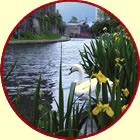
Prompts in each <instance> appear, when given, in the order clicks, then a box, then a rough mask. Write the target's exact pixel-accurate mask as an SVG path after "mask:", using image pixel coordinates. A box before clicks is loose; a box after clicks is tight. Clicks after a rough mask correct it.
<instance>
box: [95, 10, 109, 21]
mask: <svg viewBox="0 0 140 140" xmlns="http://www.w3.org/2000/svg"><path fill="white" fill-rule="evenodd" d="M110 18H111V16H110V15H109V14H108V13H106V12H105V11H103V10H101V9H97V19H98V20H99V21H103V20H109V19H110Z"/></svg>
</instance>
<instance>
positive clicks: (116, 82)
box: [115, 79, 120, 87]
mask: <svg viewBox="0 0 140 140" xmlns="http://www.w3.org/2000/svg"><path fill="white" fill-rule="evenodd" d="M119 83H120V80H118V79H115V86H116V87H117V86H118V85H119Z"/></svg>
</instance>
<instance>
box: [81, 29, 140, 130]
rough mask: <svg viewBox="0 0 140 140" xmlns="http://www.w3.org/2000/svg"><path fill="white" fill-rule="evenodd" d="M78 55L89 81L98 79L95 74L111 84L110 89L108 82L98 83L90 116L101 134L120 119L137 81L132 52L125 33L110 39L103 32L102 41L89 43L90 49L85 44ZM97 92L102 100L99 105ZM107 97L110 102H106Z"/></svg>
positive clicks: (136, 70)
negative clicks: (90, 78)
mask: <svg viewBox="0 0 140 140" xmlns="http://www.w3.org/2000/svg"><path fill="white" fill-rule="evenodd" d="M80 55H81V58H82V62H81V64H82V66H83V68H84V69H85V71H86V73H87V74H88V75H89V77H92V78H97V79H98V74H97V73H99V71H101V72H102V73H103V75H104V76H105V77H108V78H109V79H110V80H111V81H113V85H109V84H108V82H106V83H103V82H101V81H99V79H98V84H97V86H96V101H97V102H95V104H96V107H95V108H94V109H93V116H97V119H98V120H97V121H96V125H97V127H98V130H100V129H102V128H105V127H106V126H108V125H109V124H110V123H111V122H113V121H114V120H116V119H117V118H118V117H119V116H120V114H121V113H122V112H123V111H124V109H126V106H127V105H128V104H129V102H130V100H131V98H132V96H133V92H134V90H135V88H136V83H137V77H138V62H137V56H136V52H135V48H134V46H133V43H132V41H131V39H130V37H129V36H128V34H127V32H125V31H124V30H121V31H120V32H119V33H112V35H108V34H107V33H106V32H105V35H104V37H100V38H97V39H95V41H91V43H90V45H89V46H88V45H86V44H84V50H83V51H80ZM95 75H97V76H95ZM101 85H102V86H101ZM107 89H108V90H107ZM100 91H102V99H101V100H100V101H99V99H98V96H99V93H100ZM108 93H109V94H110V96H111V99H109V98H108ZM99 102H100V103H99Z"/></svg>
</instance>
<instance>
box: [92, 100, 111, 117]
mask: <svg viewBox="0 0 140 140" xmlns="http://www.w3.org/2000/svg"><path fill="white" fill-rule="evenodd" d="M100 112H106V114H107V115H108V116H109V117H113V115H114V112H113V110H112V108H111V107H110V106H109V104H104V105H103V104H102V103H101V102H99V103H98V104H97V106H96V107H95V108H94V109H93V110H92V113H93V115H98V114H99V113H100Z"/></svg>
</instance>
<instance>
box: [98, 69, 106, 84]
mask: <svg viewBox="0 0 140 140" xmlns="http://www.w3.org/2000/svg"><path fill="white" fill-rule="evenodd" d="M97 79H98V80H99V82H102V83H106V81H107V78H106V77H105V75H103V74H102V72H101V71H99V72H98V74H97Z"/></svg>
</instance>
